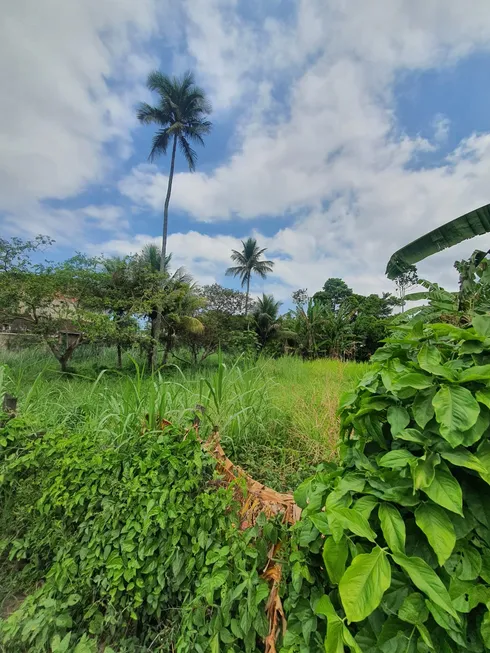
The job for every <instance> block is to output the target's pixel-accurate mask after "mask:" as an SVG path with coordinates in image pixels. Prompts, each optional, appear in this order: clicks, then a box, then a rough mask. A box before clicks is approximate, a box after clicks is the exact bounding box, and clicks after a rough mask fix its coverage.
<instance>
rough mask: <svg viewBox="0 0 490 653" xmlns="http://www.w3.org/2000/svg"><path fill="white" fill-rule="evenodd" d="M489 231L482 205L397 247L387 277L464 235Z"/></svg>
mask: <svg viewBox="0 0 490 653" xmlns="http://www.w3.org/2000/svg"><path fill="white" fill-rule="evenodd" d="M489 231H490V204H486V205H485V206H481V207H480V208H479V209H475V210H474V211H470V212H469V213H465V215H462V216H460V217H459V218H456V219H455V220H451V221H450V222H447V223H446V224H443V225H441V226H440V227H437V229H434V230H432V231H430V232H429V233H427V234H425V235H424V236H421V237H420V238H417V239H416V240H414V241H413V242H411V243H409V244H408V245H405V247H402V248H401V249H399V250H398V251H397V252H395V253H394V254H393V255H392V257H391V258H390V260H389V261H388V265H387V267H386V274H387V276H388V278H389V279H395V278H396V277H397V276H399V275H400V274H402V273H403V272H405V270H406V268H407V266H409V265H413V264H414V263H418V262H419V261H422V260H423V259H425V258H427V257H428V256H431V255H432V254H435V253H437V252H442V250H444V249H447V248H448V247H452V246H453V245H457V244H458V243H461V242H463V241H464V240H468V238H473V237H474V236H480V235H482V234H485V233H488V232H489Z"/></svg>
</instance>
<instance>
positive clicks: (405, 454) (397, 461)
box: [378, 449, 415, 469]
mask: <svg viewBox="0 0 490 653" xmlns="http://www.w3.org/2000/svg"><path fill="white" fill-rule="evenodd" d="M412 460H415V456H414V455H413V453H410V451H407V450H406V449H396V450H394V451H388V453H385V454H384V455H383V456H381V458H380V459H379V460H378V465H379V466H380V467H389V468H390V469H398V468H401V467H405V466H406V465H408V463H409V462H411V461H412Z"/></svg>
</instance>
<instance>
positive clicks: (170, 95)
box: [137, 71, 211, 366]
mask: <svg viewBox="0 0 490 653" xmlns="http://www.w3.org/2000/svg"><path fill="white" fill-rule="evenodd" d="M147 87H148V88H149V90H150V91H153V92H156V93H157V94H158V96H159V101H158V104H157V105H156V106H152V105H150V104H147V103H142V104H140V105H139V107H138V112H137V116H138V120H139V121H140V122H141V123H143V124H145V125H149V124H156V125H158V128H159V129H158V131H157V132H156V134H155V136H154V137H153V144H152V148H151V150H150V154H149V159H150V161H153V160H154V159H155V158H156V157H158V156H161V155H165V154H167V150H168V148H169V146H170V147H171V148H172V154H171V159H170V172H169V176H168V183H167V195H166V197H165V204H164V210H163V230H162V249H161V255H160V269H161V270H162V271H163V270H164V268H165V260H166V256H167V233H168V207H169V204H170V196H171V193H172V183H173V178H174V169H175V156H176V151H177V144H178V145H179V147H180V150H181V152H182V154H183V155H184V158H185V160H186V161H187V165H188V167H189V170H190V171H191V172H193V171H194V170H195V168H196V160H197V154H196V152H195V150H194V149H193V148H192V146H191V143H197V144H199V145H204V139H203V136H205V135H207V134H209V132H210V131H211V123H210V121H209V120H207V118H206V116H207V115H209V114H210V113H211V105H210V104H209V102H208V100H207V99H206V94H205V92H204V91H203V90H202V89H201V88H200V87H199V86H197V85H196V83H195V81H194V75H193V74H192V73H191V72H186V73H185V74H184V75H183V76H182V77H181V78H177V77H169V76H168V75H164V74H163V73H161V72H159V71H154V72H152V73H150V74H149V75H148V80H147ZM156 321H157V325H156V327H157V328H156V330H157V332H158V331H159V326H160V314H159V313H158V312H157V318H156ZM152 362H153V365H154V366H155V365H156V346H154V347H153V356H152Z"/></svg>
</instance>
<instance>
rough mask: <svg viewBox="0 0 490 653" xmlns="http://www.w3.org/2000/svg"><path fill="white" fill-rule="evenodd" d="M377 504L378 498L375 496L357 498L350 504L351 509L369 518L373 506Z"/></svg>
mask: <svg viewBox="0 0 490 653" xmlns="http://www.w3.org/2000/svg"><path fill="white" fill-rule="evenodd" d="M377 505H378V500H377V499H376V498H375V497H371V496H365V497H361V498H360V499H357V501H356V502H355V503H354V505H353V506H352V508H353V510H356V511H357V512H360V513H361V515H362V516H363V517H365V518H366V519H369V517H370V516H371V513H372V512H373V510H374V508H376V506H377Z"/></svg>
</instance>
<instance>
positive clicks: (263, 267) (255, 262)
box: [226, 238, 274, 315]
mask: <svg viewBox="0 0 490 653" xmlns="http://www.w3.org/2000/svg"><path fill="white" fill-rule="evenodd" d="M242 245H243V248H242V250H241V252H239V251H238V250H236V249H232V250H231V260H232V261H233V262H234V263H236V264H237V265H235V266H233V267H231V268H228V269H227V270H226V275H227V276H232V277H240V281H241V283H242V287H243V286H246V287H247V294H246V297H245V315H247V314H248V301H249V295H250V278H251V276H252V274H254V273H255V274H258V275H259V277H262V279H265V278H266V277H267V274H268V273H269V272H272V268H273V267H274V262H273V261H261V260H260V259H261V256H262V254H263V253H264V252H265V251H266V250H267V248H266V247H264V248H263V249H259V247H258V245H257V241H256V240H255V238H248V239H247V240H242Z"/></svg>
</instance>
